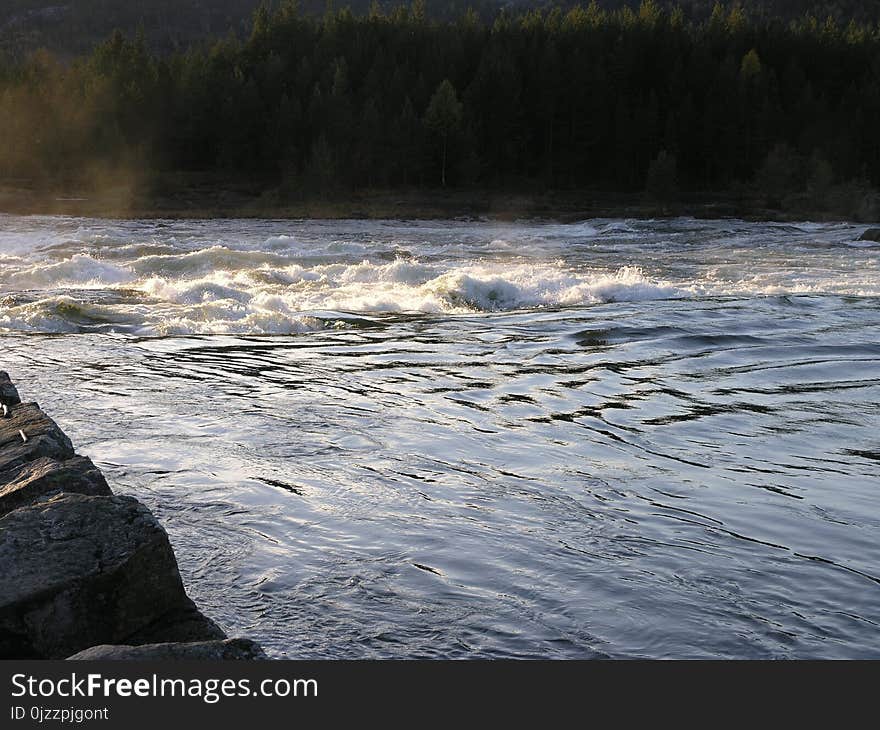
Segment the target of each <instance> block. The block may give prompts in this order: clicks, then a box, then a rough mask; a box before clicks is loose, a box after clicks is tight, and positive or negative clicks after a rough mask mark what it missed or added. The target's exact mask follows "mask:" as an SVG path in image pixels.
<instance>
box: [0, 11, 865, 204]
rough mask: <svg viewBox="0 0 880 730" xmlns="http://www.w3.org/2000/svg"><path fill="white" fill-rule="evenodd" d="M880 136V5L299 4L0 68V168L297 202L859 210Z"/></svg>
mask: <svg viewBox="0 0 880 730" xmlns="http://www.w3.org/2000/svg"><path fill="white" fill-rule="evenodd" d="M878 129H880V27H878V25H877V23H876V21H875V22H873V23H871V22H868V21H859V20H855V19H852V20H849V21H840V20H837V19H835V18H834V17H831V16H829V17H825V18H819V17H816V16H814V15H811V14H805V15H803V16H800V17H798V18H796V19H793V20H784V19H782V18H778V17H777V18H772V17H767V16H766V15H757V14H753V13H750V12H748V11H747V10H746V9H744V8H743V6H741V5H739V4H736V5H733V6H725V5H722V4H720V3H716V4H715V5H714V6H713V8H712V10H711V11H710V12H707V13H696V12H692V11H691V10H684V9H683V8H681V7H673V6H668V5H666V4H664V3H659V2H656V1H655V0H643V1H642V2H641V3H640V4H639V5H638V6H637V7H635V8H632V7H630V6H628V5H622V6H620V7H618V8H616V9H611V10H609V9H605V8H604V7H603V6H602V5H600V4H598V3H597V2H592V3H590V4H589V5H586V6H579V5H574V6H569V7H567V8H545V9H524V10H522V11H517V10H501V11H498V12H496V13H494V14H493V16H492V17H490V18H486V17H485V14H484V13H478V12H475V11H473V10H465V11H462V12H460V13H458V14H457V15H456V16H455V17H448V18H443V19H440V18H437V17H434V16H432V15H431V14H430V13H428V12H427V11H426V6H425V3H424V0H415V2H413V3H412V4H411V5H409V6H397V7H394V8H392V9H384V8H383V6H380V5H379V4H377V3H374V4H373V5H372V6H371V7H370V8H369V9H368V10H367V11H366V12H364V13H363V14H360V15H357V14H354V13H353V12H352V11H351V10H350V9H348V8H343V9H339V10H334V9H332V8H328V10H327V11H326V12H325V13H324V14H323V15H315V14H309V13H304V12H302V11H301V9H300V7H299V5H298V4H297V3H296V2H294V1H292V0H282V1H281V2H275V3H263V4H262V5H260V6H259V7H258V9H257V10H256V12H255V13H254V15H253V18H252V21H251V23H250V26H249V30H248V32H247V33H246V34H245V35H244V36H242V35H241V34H237V33H234V32H230V33H227V34H225V35H221V36H219V37H216V38H215V39H214V40H210V41H208V40H205V41H202V42H194V43H192V44H190V45H189V46H188V47H186V48H185V49H181V50H177V51H174V52H160V51H157V50H154V49H153V48H152V47H151V45H150V43H149V42H148V41H147V40H146V39H145V37H144V34H143V32H142V31H141V32H137V33H134V34H124V33H122V32H119V31H117V32H115V33H113V34H112V35H111V36H110V37H109V38H107V39H106V40H105V41H103V42H101V43H100V44H99V45H97V46H96V47H95V48H94V50H93V51H92V52H91V53H89V54H85V55H82V56H79V57H76V58H74V59H64V60H62V59H59V58H58V57H57V56H55V55H53V54H52V53H51V52H49V51H46V50H39V51H33V52H29V53H28V54H26V55H24V56H12V55H9V56H7V57H6V60H3V61H0V135H2V139H3V144H2V146H0V178H2V179H6V180H9V179H19V180H27V181H31V182H32V183H33V184H34V185H43V186H47V187H51V186H56V187H58V186H61V185H62V184H64V185H73V184H80V185H84V184H87V182H89V181H94V180H97V179H100V178H101V176H102V175H112V174H114V172H116V171H126V173H127V174H134V173H135V172H136V174H137V176H138V179H139V180H140V181H142V183H143V184H144V185H147V186H149V185H157V184H159V183H157V182H156V181H158V180H160V179H161V178H162V176H168V175H169V174H174V173H192V172H199V173H204V174H215V175H218V176H226V177H233V178H241V179H246V180H248V181H249V182H251V183H252V184H254V185H256V186H257V187H258V188H259V189H260V190H265V191H273V192H274V194H276V195H279V196H282V197H285V196H286V197H290V198H292V199H296V198H297V197H304V196H306V197H307V196H315V195H320V196H334V195H345V194H347V193H349V192H350V191H353V190H359V189H384V188H388V189H393V188H407V189H412V188H416V189H424V190H435V189H442V188H454V189H493V190H515V191H519V190H530V191H535V190H538V191H547V190H578V189H596V190H609V191H629V192H634V191H647V193H648V194H649V195H653V196H655V197H657V198H658V199H672V198H674V197H675V196H676V195H677V194H678V193H679V191H683V190H701V191H713V190H716V191H721V190H731V189H734V190H736V189H746V188H748V189H757V190H759V191H760V192H761V195H762V196H764V197H766V199H767V200H768V202H769V203H775V204H780V203H781V202H782V201H784V200H785V199H786V198H787V197H791V196H795V197H799V198H800V199H809V200H811V201H813V204H814V205H815V206H816V207H817V208H821V207H822V206H836V207H841V206H843V207H846V206H847V205H850V204H852V205H857V204H858V201H859V200H863V199H864V192H865V191H866V190H870V189H871V188H875V187H876V186H877V185H878V184H880V135H878V134H877V130H878ZM120 174H122V173H121V172H120ZM852 201H856V202H852Z"/></svg>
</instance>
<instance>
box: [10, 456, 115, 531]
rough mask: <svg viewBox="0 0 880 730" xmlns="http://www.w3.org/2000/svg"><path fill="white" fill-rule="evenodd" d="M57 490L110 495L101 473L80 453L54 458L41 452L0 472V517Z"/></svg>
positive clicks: (57, 491)
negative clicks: (39, 455) (58, 458)
mask: <svg viewBox="0 0 880 730" xmlns="http://www.w3.org/2000/svg"><path fill="white" fill-rule="evenodd" d="M61 492H75V493H77V494H85V495H88V496H92V497H97V496H105V497H108V496H110V494H111V492H110V487H108V486H107V481H106V480H105V479H104V475H103V474H102V473H101V472H100V471H99V470H98V468H97V467H96V466H95V465H94V464H93V463H92V461H91V459H88V458H86V457H84V456H74V457H73V458H72V459H65V460H64V461H58V460H57V459H53V458H51V457H48V456H41V457H40V458H38V459H35V460H34V461H26V462H25V463H23V464H19V465H18V466H17V467H13V468H12V469H9V470H7V471H6V472H3V473H0V517H2V516H3V515H5V514H7V513H9V512H11V511H12V510H14V509H18V508H19V507H23V506H25V505H28V504H33V503H35V502H37V501H39V500H41V499H46V498H48V497H52V496H54V495H56V494H60V493H61Z"/></svg>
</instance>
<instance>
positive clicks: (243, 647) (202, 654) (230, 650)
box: [68, 639, 268, 661]
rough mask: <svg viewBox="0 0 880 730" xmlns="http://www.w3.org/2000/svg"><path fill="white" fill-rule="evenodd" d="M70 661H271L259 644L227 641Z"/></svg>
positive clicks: (89, 653)
mask: <svg viewBox="0 0 880 730" xmlns="http://www.w3.org/2000/svg"><path fill="white" fill-rule="evenodd" d="M68 659H70V660H73V661H95V660H111V661H113V660H141V661H143V660H157V661H165V660H171V661H184V660H190V661H216V660H218V659H220V660H254V659H268V657H267V656H266V654H265V653H264V652H263V650H262V649H261V648H260V646H259V644H256V643H255V642H253V641H251V640H250V639H226V640H225V641H201V642H190V643H185V644H180V643H165V644H145V645H143V646H124V645H122V646H107V645H104V646H93V647H92V648H91V649H86V650H85V651H81V652H79V653H78V654H74V655H73V656H72V657H68Z"/></svg>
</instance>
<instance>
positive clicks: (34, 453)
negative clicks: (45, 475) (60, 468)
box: [0, 403, 74, 472]
mask: <svg viewBox="0 0 880 730" xmlns="http://www.w3.org/2000/svg"><path fill="white" fill-rule="evenodd" d="M7 407H8V409H9V414H8V416H7V417H6V418H0V472H6V471H9V470H11V469H13V468H15V467H17V466H20V465H21V464H24V463H25V462H28V461H35V460H36V459H39V458H40V457H43V456H48V457H50V458H52V459H58V460H65V459H71V458H73V457H74V452H73V444H71V443H70V439H69V438H67V436H66V435H65V434H64V432H63V431H62V430H61V429H60V428H58V425H57V424H56V423H55V421H53V420H52V419H51V418H49V416H47V415H46V414H45V413H43V411H41V410H40V407H39V406H38V405H37V404H36V403H18V404H13V405H8V406H7ZM22 434H24V438H22Z"/></svg>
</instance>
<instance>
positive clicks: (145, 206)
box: [0, 182, 877, 223]
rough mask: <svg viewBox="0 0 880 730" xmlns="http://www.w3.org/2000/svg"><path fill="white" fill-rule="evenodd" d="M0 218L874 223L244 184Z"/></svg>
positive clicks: (30, 196) (711, 206) (595, 195)
mask: <svg viewBox="0 0 880 730" xmlns="http://www.w3.org/2000/svg"><path fill="white" fill-rule="evenodd" d="M0 213H4V214H8V215H66V216H75V217H86V218H103V219H145V220H151V219H156V220H159V219H218V218H219V219H234V218H245V219H247V218H251V219H257V218H264V219H287V220H293V219H317V220H344V219H363V220H381V219H409V220H453V219H486V220H491V221H499V222H504V221H513V220H518V219H534V220H546V221H552V222H559V223H566V222H573V221H578V220H586V219H591V218H634V219H650V218H674V217H683V216H688V217H694V218H701V219H715V218H736V219H742V220H749V221H775V222H793V221H802V220H815V221H823V222H836V221H840V222H844V221H848V222H857V223H872V222H875V221H876V220H877V217H876V216H874V215H872V214H869V215H867V216H859V215H855V214H853V213H851V214H846V213H844V212H842V211H835V210H816V209H815V208H810V207H809V206H807V205H797V204H795V205H793V206H792V207H786V208H785V209H782V208H779V207H771V206H768V205H766V204H765V203H764V202H763V201H760V200H758V199H756V198H755V197H746V196H743V195H739V194H736V193H732V192H729V191H724V192H713V193H705V192H703V193H683V194H682V195H681V196H680V199H679V200H676V201H675V202H669V203H665V204H664V203H659V202H654V201H651V200H648V199H646V197H645V196H644V195H641V194H638V193H613V192H599V191H570V190H566V191H559V192H541V193H533V192H515V191H514V192H506V191H501V190H486V189H480V190H449V191H444V190H429V191H425V190H371V191H364V192H357V193H352V194H348V195H341V194H330V195H327V196H325V197H317V196H316V197H309V198H303V197H299V196H295V195H284V194H283V193H280V192H279V191H278V190H272V191H269V192H262V191H260V190H259V189H258V188H256V187H251V186H248V185H247V184H238V185H234V184H229V183H225V184H221V183H210V184H201V185H191V186H180V187H177V188H175V189H171V190H169V191H166V192H162V193H160V192H149V193H145V192H142V191H136V190H132V189H130V188H126V187H118V188H111V189H108V190H104V191H100V192H84V191H82V190H76V189H59V190H52V191H48V190H40V189H37V188H34V187H31V186H29V185H20V184H18V185H17V184H15V183H14V182H13V183H6V184H4V183H2V182H0Z"/></svg>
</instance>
